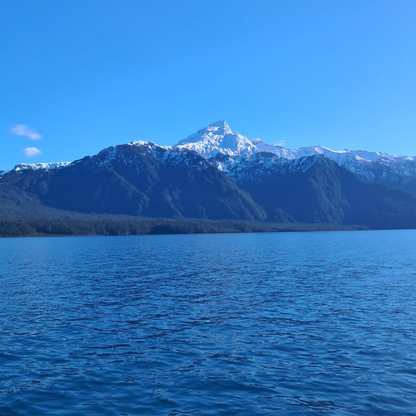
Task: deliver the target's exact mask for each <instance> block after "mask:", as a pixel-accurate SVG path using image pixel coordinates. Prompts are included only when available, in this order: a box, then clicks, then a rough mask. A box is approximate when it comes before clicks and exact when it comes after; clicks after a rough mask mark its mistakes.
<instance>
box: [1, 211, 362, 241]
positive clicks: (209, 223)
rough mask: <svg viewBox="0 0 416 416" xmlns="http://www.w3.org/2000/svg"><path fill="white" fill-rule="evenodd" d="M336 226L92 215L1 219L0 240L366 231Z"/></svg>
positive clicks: (360, 228) (352, 227)
mask: <svg viewBox="0 0 416 416" xmlns="http://www.w3.org/2000/svg"><path fill="white" fill-rule="evenodd" d="M364 229H366V227H362V226H357V227H355V226H351V227H350V226H342V225H334V224H299V223H265V222H263V223H261V222H245V221H214V220H199V219H198V220H191V219H186V220H184V219H178V220H171V219H126V218H117V217H114V218H111V217H108V216H107V217H104V218H100V217H99V216H91V218H88V219H86V218H85V216H84V217H83V218H81V219H73V218H72V219H32V220H24V221H10V220H0V237H35V236H38V237H41V236H87V235H149V234H205V233H263V232H290V231H336V230H364Z"/></svg>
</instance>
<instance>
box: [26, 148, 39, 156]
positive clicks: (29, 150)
mask: <svg viewBox="0 0 416 416" xmlns="http://www.w3.org/2000/svg"><path fill="white" fill-rule="evenodd" d="M23 153H24V154H25V155H26V156H27V157H36V156H39V155H41V154H42V152H41V151H40V150H39V149H38V148H37V147H26V149H24V150H23Z"/></svg>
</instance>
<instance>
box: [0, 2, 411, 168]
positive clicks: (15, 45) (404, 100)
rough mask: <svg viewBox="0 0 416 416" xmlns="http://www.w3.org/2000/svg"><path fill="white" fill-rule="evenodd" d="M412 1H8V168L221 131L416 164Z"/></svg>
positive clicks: (1, 139)
mask: <svg viewBox="0 0 416 416" xmlns="http://www.w3.org/2000/svg"><path fill="white" fill-rule="evenodd" d="M415 18H416V1H414V0H400V1H395V0H389V1H387V0H337V1H333V0H256V1H254V0H250V1H247V0H221V1H218V0H175V1H172V0H150V1H147V0H117V1H116V0H107V1H103V0H71V1H66V0H40V1H33V0H2V10H1V13H0V39H1V41H0V62H1V67H0V68H1V69H0V74H1V81H0V143H1V152H0V170H1V169H10V168H12V167H13V166H14V165H16V164H18V163H22V162H25V163H36V162H55V161H72V160H76V159H79V158H82V157H84V156H86V155H92V154H96V153H98V152H99V151H100V150H102V149H103V148H105V147H108V146H112V145H115V144H121V143H128V142H130V141H133V140H151V141H153V142H155V143H158V144H161V145H173V144H176V143H177V142H178V141H179V140H181V139H183V138H185V137H187V136H188V135H190V134H192V133H194V132H196V131H197V130H199V129H201V128H203V127H205V126H207V125H209V124H211V123H213V122H215V121H217V120H219V119H222V120H227V122H228V124H229V125H230V127H231V129H232V130H234V131H237V132H239V133H241V134H243V135H245V136H247V137H249V138H257V137H259V138H261V139H262V140H264V141H266V142H268V143H271V144H276V143H280V144H283V145H284V146H285V147H288V148H298V147H302V146H311V145H322V146H326V147H329V148H332V149H334V150H339V149H346V148H348V149H364V150H370V151H383V152H387V153H392V154H404V155H416V140H415V139H416V25H415V24H414V22H415Z"/></svg>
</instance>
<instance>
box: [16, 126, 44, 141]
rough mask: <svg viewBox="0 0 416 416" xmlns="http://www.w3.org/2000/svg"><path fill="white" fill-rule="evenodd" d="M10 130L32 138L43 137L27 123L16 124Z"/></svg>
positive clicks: (17, 134) (38, 138) (18, 134)
mask: <svg viewBox="0 0 416 416" xmlns="http://www.w3.org/2000/svg"><path fill="white" fill-rule="evenodd" d="M9 131H10V133H12V134H15V135H16V136H25V137H27V138H28V139H30V140H40V139H41V138H42V136H41V135H40V134H39V133H36V132H35V130H33V129H31V128H30V127H28V126H26V125H25V124H16V125H15V126H13V127H12V128H11V129H10V130H9Z"/></svg>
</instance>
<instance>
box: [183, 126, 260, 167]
mask: <svg viewBox="0 0 416 416" xmlns="http://www.w3.org/2000/svg"><path fill="white" fill-rule="evenodd" d="M175 147H176V148H178V149H188V150H192V151H194V152H196V153H198V154H199V155H201V156H202V157H204V158H206V159H209V158H210V157H213V156H216V155H217V154H218V153H222V154H226V155H229V156H242V155H246V154H253V153H256V152H257V151H258V150H257V149H256V146H255V145H254V144H253V142H252V141H251V140H250V139H249V138H247V137H245V136H242V135H241V134H239V133H237V132H233V131H232V130H231V129H230V127H229V125H228V124H227V122H226V121H224V120H219V121H217V122H216V123H212V124H210V125H209V126H208V127H205V128H203V129H202V130H199V131H197V132H196V133H194V134H192V135H190V136H189V137H187V138H186V139H184V140H181V141H180V142H179V143H178V144H177V145H176V146H175Z"/></svg>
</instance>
